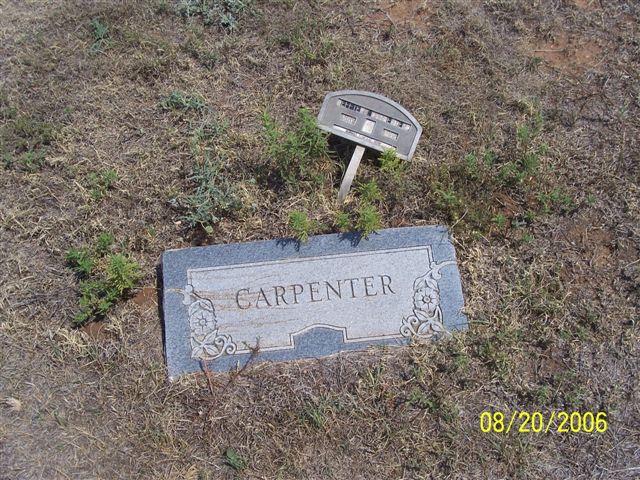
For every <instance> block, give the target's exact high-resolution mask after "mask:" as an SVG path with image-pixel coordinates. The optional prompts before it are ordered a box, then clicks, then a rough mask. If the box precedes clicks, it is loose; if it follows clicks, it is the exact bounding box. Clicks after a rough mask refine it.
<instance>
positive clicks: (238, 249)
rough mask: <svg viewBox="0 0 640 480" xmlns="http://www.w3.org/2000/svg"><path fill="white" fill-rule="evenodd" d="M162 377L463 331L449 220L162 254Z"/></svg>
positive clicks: (317, 354)
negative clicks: (164, 363)
mask: <svg viewBox="0 0 640 480" xmlns="http://www.w3.org/2000/svg"><path fill="white" fill-rule="evenodd" d="M162 276H163V284H164V287H163V315H164V334H165V355H166V360H167V367H168V370H169V376H170V378H175V377H177V376H178V375H180V374H183V373H188V372H194V371H200V370H201V369H202V368H203V365H202V363H203V362H205V363H206V366H207V368H209V369H210V370H215V371H224V370H230V369H233V368H236V367H242V366H243V365H244V364H245V363H246V362H247V361H248V360H249V359H250V358H251V359H252V361H256V362H258V361H265V360H268V361H286V360H295V359H300V358H310V357H312V358H317V357H322V356H326V355H332V354H335V353H338V352H341V351H346V350H363V349H366V348H368V347H370V346H373V345H398V346H399V345H403V344H406V343H407V342H409V341H410V340H411V339H412V338H414V337H417V338H435V337H439V336H443V335H448V334H449V332H451V331H454V330H459V329H462V328H465V327H466V325H467V321H466V318H465V316H464V315H463V313H462V308H463V297H462V288H461V284H460V276H459V272H458V267H457V264H456V259H455V252H454V248H453V245H452V244H451V241H450V240H449V235H448V231H447V229H446V228H445V227H440V226H435V227H408V228H393V229H387V230H380V231H379V232H377V233H374V234H372V235H370V236H369V238H368V239H359V238H358V237H357V236H355V235H353V234H335V235H319V236H315V237H311V238H310V239H309V241H308V242H307V243H303V244H300V243H298V242H296V241H293V240H269V241H260V242H250V243H237V244H228V245H213V246H207V247H196V248H187V249H182V250H169V251H167V252H165V253H164V255H163V258H162Z"/></svg>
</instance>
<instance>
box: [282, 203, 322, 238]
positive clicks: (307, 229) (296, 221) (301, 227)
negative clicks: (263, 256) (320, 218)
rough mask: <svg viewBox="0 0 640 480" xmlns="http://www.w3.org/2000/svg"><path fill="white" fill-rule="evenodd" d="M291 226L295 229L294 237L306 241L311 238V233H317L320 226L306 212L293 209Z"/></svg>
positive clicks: (290, 216) (290, 219) (290, 220)
mask: <svg viewBox="0 0 640 480" xmlns="http://www.w3.org/2000/svg"><path fill="white" fill-rule="evenodd" d="M289 228H291V230H292V231H293V236H294V238H296V239H297V240H298V241H299V242H302V243H305V242H306V241H307V240H309V235H313V234H314V233H316V232H317V231H318V230H319V228H320V226H319V225H318V222H316V221H315V220H310V219H309V217H308V216H307V214H306V213H304V212H300V211H293V212H291V213H290V214H289Z"/></svg>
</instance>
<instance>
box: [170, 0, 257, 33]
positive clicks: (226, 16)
mask: <svg viewBox="0 0 640 480" xmlns="http://www.w3.org/2000/svg"><path fill="white" fill-rule="evenodd" d="M251 2H252V0H180V2H179V3H178V13H179V14H180V15H182V16H183V17H185V18H192V17H201V18H202V21H203V23H204V24H205V25H216V26H219V27H221V28H224V29H225V30H228V31H232V30H235V29H236V28H237V26H238V19H239V18H240V16H241V15H242V14H243V13H244V12H245V11H246V10H247V9H248V8H249V7H250V5H251Z"/></svg>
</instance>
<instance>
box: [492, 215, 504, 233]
mask: <svg viewBox="0 0 640 480" xmlns="http://www.w3.org/2000/svg"><path fill="white" fill-rule="evenodd" d="M493 223H495V225H496V226H497V227H498V228H500V229H502V228H504V227H505V225H506V224H507V217H506V216H505V215H504V214H503V213H498V214H497V215H496V216H494V217H493Z"/></svg>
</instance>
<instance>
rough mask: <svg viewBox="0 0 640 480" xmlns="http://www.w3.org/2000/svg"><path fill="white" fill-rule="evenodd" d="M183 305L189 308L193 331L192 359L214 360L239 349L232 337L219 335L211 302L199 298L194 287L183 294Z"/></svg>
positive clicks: (186, 288) (190, 325)
mask: <svg viewBox="0 0 640 480" xmlns="http://www.w3.org/2000/svg"><path fill="white" fill-rule="evenodd" d="M183 295H184V299H183V300H182V303H183V304H184V305H187V306H188V308H189V327H190V329H191V358H195V359H198V360H214V359H216V358H218V357H220V356H222V355H224V354H227V355H232V354H233V353H235V351H236V349H237V347H236V344H235V343H234V342H233V340H232V339H231V336H230V335H223V334H221V333H218V322H217V321H216V311H215V308H214V307H213V303H211V300H208V299H206V298H202V297H199V296H198V295H197V294H196V293H194V291H193V286H192V285H187V286H186V287H185V289H184V292H183Z"/></svg>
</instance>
